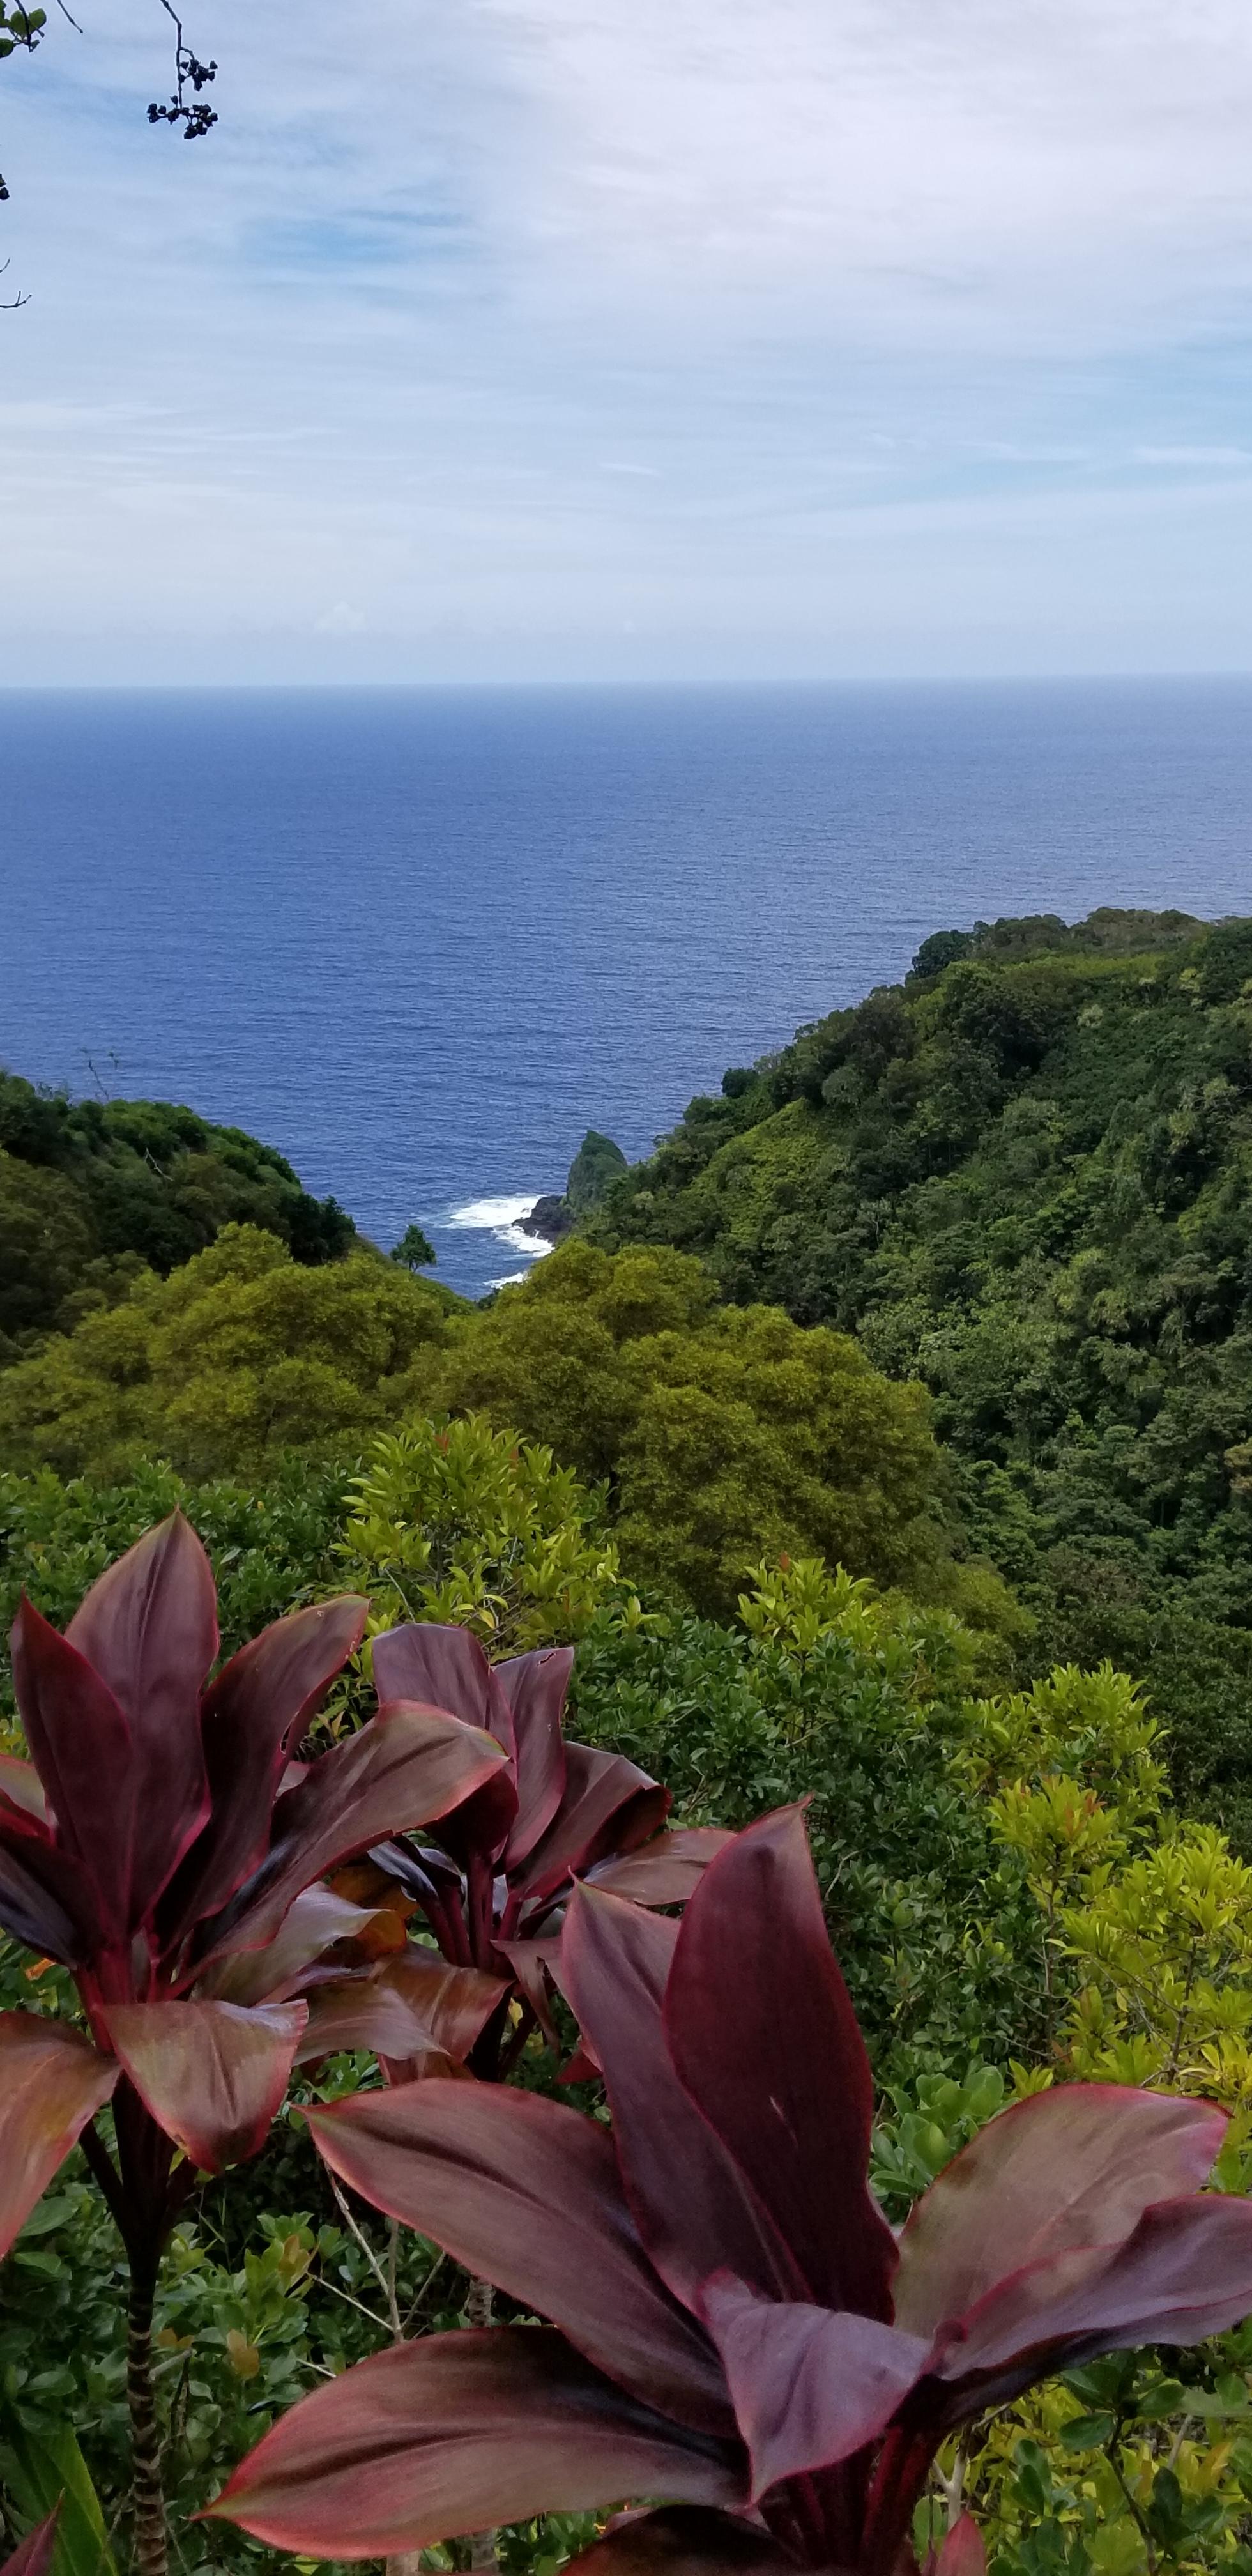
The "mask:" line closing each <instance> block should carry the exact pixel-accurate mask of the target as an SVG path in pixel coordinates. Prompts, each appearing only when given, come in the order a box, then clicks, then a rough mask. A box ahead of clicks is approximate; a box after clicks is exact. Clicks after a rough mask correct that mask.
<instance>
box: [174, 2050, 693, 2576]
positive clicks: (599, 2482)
mask: <svg viewBox="0 0 1252 2576" xmlns="http://www.w3.org/2000/svg"><path fill="white" fill-rule="evenodd" d="M453 2089H455V2090H458V2091H460V2092H461V2093H462V2094H463V2095H467V2094H468V2093H469V2090H470V2088H469V2086H468V2085H466V2086H463V2087H459V2088H453ZM741 2459H742V2455H741V2454H740V2452H739V2451H738V2449H737V2448H736V2447H735V2446H734V2445H732V2444H729V2443H721V2442H717V2441H714V2440H711V2439H707V2438H703V2437H701V2436H700V2435H699V2434H696V2433H690V2432H688V2433H684V2432H682V2431H681V2430H680V2428H679V2427H678V2425H676V2424H670V2423H667V2422H666V2419H665V2417H664V2416H663V2415H658V2414H655V2413H653V2411H652V2410H651V2409H650V2408H649V2407H646V2406H640V2405H639V2404H638V2403H637V2402H636V2401H635V2400H634V2399H633V2398H631V2397H628V2396H627V2395H626V2394H625V2393H624V2391H623V2390H622V2389H620V2388H616V2387H614V2385H613V2382H612V2381H611V2380H609V2379H605V2378H603V2377H602V2375H601V2374H600V2372H599V2371H596V2370H593V2369H592V2368H591V2366H590V2364H589V2363H587V2362H585V2361H583V2360H581V2359H580V2358H579V2356H578V2354H577V2353H575V2352H573V2351H572V2350H571V2348H570V2346H569V2345H568V2344H567V2343H566V2342H565V2341H564V2339H563V2337H562V2336H560V2335H558V2334H553V2333H552V2332H550V2331H549V2330H547V2329H545V2328H544V2327H541V2326H507V2327H502V2328H499V2329H497V2331H496V2332H494V2333H491V2334H474V2333H468V2332H466V2333H460V2334H443V2335H424V2336H423V2337H422V2338H421V2340H420V2342H418V2343H410V2344H400V2345H398V2346H397V2347H396V2348H395V2349H394V2350H393V2351H391V2352H382V2353H376V2354H375V2355H374V2357H373V2359H372V2360H370V2361H362V2362H358V2363H357V2365H356V2368H355V2369H354V2370H349V2371H347V2372H345V2373H344V2375H343V2377H342V2378H339V2379H336V2380H334V2381H333V2382H331V2383H329V2384H328V2385H327V2386H326V2387H323V2388H318V2389H315V2390H314V2392H313V2395H312V2396H311V2397H306V2398H304V2399H302V2401H301V2403H300V2404H299V2405H298V2406H294V2407H293V2408H292V2410H291V2412H290V2414H288V2415H284V2416H281V2417H280V2419H279V2421H278V2423H277V2424H276V2425H275V2426H274V2429H273V2431H272V2432H270V2433H267V2434H266V2436H265V2439H264V2441H262V2442H260V2443H259V2444H258V2446H257V2448H256V2450H255V2451H253V2452H251V2453H250V2455H249V2457H248V2458H247V2459H246V2460H244V2461H243V2462H242V2464H241V2466H240V2467H239V2468H237V2469H236V2471H235V2473H234V2476H233V2477H232V2478H231V2480H230V2482H229V2484H228V2486H227V2487H226V2488H225V2489H224V2491H223V2493H222V2494H221V2495H220V2496H219V2497H218V2499H217V2501H216V2503H215V2504H212V2505H210V2506H209V2508H208V2511H209V2514H210V2515H212V2516H217V2517H220V2518H222V2519H224V2520H227V2521H231V2522H237V2523H240V2524H242V2526H243V2529H244V2530H245V2531H250V2532H252V2534H253V2535H254V2537H255V2538H256V2539H258V2540H260V2541H263V2542H264V2543H265V2544H266V2546H267V2547H269V2548H271V2549H288V2550H295V2551H297V2552H299V2553H300V2554H301V2555H302V2556H308V2557H311V2558H383V2557H387V2556H389V2555H394V2554H395V2553H396V2552H397V2551H399V2550H402V2549H421V2548H424V2547H426V2546H427V2545H428V2544H429V2543H430V2542H432V2541H436V2540H440V2539H446V2538H449V2537H450V2536H452V2535H454V2534H456V2533H459V2532H466V2531H476V2530H480V2529H481V2528H483V2526H484V2525H487V2524H499V2523H508V2522H524V2521H527V2520H528V2519H529V2518H530V2517H531V2515H533V2514H536V2513H582V2512H587V2511H589V2510H590V2509H592V2508H593V2507H595V2506H597V2505H602V2504H612V2503H618V2502H620V2500H621V2499H622V2498H623V2497H626V2496H634V2495H667V2496H674V2497H676V2498H678V2499H679V2500H681V2501H684V2502H687V2501H690V2502H692V2503H700V2504H714V2505H720V2504H726V2505H732V2506H733V2505H738V2504H741V2503H742V2501H743V2493H744V2489H743V2475H742V2466H741Z"/></svg>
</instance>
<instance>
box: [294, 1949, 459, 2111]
mask: <svg viewBox="0 0 1252 2576" xmlns="http://www.w3.org/2000/svg"><path fill="white" fill-rule="evenodd" d="M507 1993H508V1987H507V1986H506V1985H505V1984H504V1983H503V1982H502V1980H501V1979H500V1978H499V1977H486V1976H482V1975H481V1974H480V1973H479V1971H478V1969H477V1968H450V1967H448V1966H447V1965H446V1964H445V1962H444V1961H443V1960H442V1959H437V1958H433V1957H430V1955H429V1954H427V1955H426V1956H423V1954H422V1953H420V1952H416V1953H412V1952H411V1953H410V1954H409V1955H408V1956H407V1957H404V1958H396V1959H384V1960H382V1961H381V1962H380V1963H379V1965H378V1966H377V1967H375V1968H370V1969H367V1970H366V1971H365V1972H364V1973H362V1974H358V1975H354V1976H345V1977H335V1978H333V1979H331V1980H330V1981H329V1982H328V1983H326V1984H325V1985H317V1986H314V1987H313V1988H312V1989H311V1991H310V1994H309V1997H308V2004H309V2018H308V2022H307V2024H306V2026H305V2031H304V2036H303V2038H302V2039H301V2042H300V2046H299V2049H298V2051H297V2054H296V2063H297V2065H305V2064H307V2063H308V2061H309V2059H310V2058H314V2057H330V2056H333V2055H334V2054H335V2053H336V2051H338V2050H340V2049H369V2050H371V2051H372V2053H373V2055H374V2056H375V2057H378V2058H385V2059H386V2060H387V2061H388V2068H387V2071H388V2077H389V2080H390V2081H391V2082H392V2083H397V2082H399V2083H403V2082H404V2081H405V2078H404V2076H403V2075H402V2074H399V2073H398V2072H397V2071H395V2070H396V2069H397V2068H398V2067H399V2066H400V2065H402V2064H403V2062H404V2061H405V2060H406V2059H408V2058H418V2059H421V2060H423V2061H425V2060H426V2059H427V2058H428V2057H429V2055H430V2052H431V2051H432V2049H433V2050H436V2051H437V2052H439V2053H440V2055H441V2056H442V2057H444V2058H446V2059H447V2060H448V2061H450V2062H451V2063H453V2064H457V2063H459V2062H460V2061H461V2060H462V2059H463V2058H465V2057H467V2056H468V2055H469V2052H470V2050H471V2048H472V2047H473V2045H474V2042H475V2040H476V2039H477V2037H478V2034H479V2032H480V2030H481V2029H482V2026H483V2023H484V2022H485V2021H486V2020H487V2019H488V2017H489V2015H490V2014H491V2013H493V2012H494V2011H495V2009H496V2007H497V2005H498V2004H499V2003H500V2002H501V2000H502V1999H503V1997H504V1996H505V1995H506V1994H507Z"/></svg>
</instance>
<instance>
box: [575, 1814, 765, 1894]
mask: <svg viewBox="0 0 1252 2576" xmlns="http://www.w3.org/2000/svg"><path fill="white" fill-rule="evenodd" d="M733 1841H734V1835H733V1834H727V1833H723V1832H722V1831H721V1830H720V1828H719V1827H718V1826H716V1825H681V1826H677V1827H676V1828H675V1830H674V1831H673V1832H672V1833H660V1834H654V1835H653V1837H652V1840H651V1842H650V1843H644V1844H643V1845H642V1847H641V1848H640V1850H638V1851H631V1852H622V1853H620V1854H618V1853H612V1854H611V1855H610V1857H609V1858H608V1860H598V1861H597V1862H596V1865H595V1868H594V1869H589V1870H588V1872H587V1885H588V1886H589V1887H602V1888H603V1889H604V1890H605V1892H606V1894H607V1895H609V1896H626V1897H629V1898H630V1901H631V1903H632V1905H685V1904H686V1902H687V1899H688V1897H689V1896H694V1894H695V1891H696V1889H697V1887H698V1886H699V1884H700V1881H701V1879H702V1878H703V1876H704V1873H705V1870H706V1869H707V1868H708V1865H709V1862H710V1861H711V1860H716V1858H717V1855H718V1853H719V1851H724V1850H725V1848H726V1845H727V1843H729V1842H733Z"/></svg>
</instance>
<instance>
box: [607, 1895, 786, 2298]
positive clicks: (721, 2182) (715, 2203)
mask: <svg viewBox="0 0 1252 2576" xmlns="http://www.w3.org/2000/svg"><path fill="white" fill-rule="evenodd" d="M677 1940H678V1925H677V1924H676V1923H671V1922H669V1921H667V1920H666V1919H665V1918H664V1917H662V1916H659V1915H655V1914H645V1913H644V1912H643V1911H642V1910H641V1908H640V1907H639V1906H637V1905H628V1904H626V1903H625V1901H624V1900H623V1899H622V1898H621V1897H617V1896H603V1895H601V1894H599V1893H593V1891H592V1890H591V1889H590V1888H589V1887H587V1886H585V1885H581V1884H580V1885H579V1886H578V1887H576V1888H575V1890H574V1894H573V1896H572V1897H571V1899H570V1906H569V1912H568V1914H567V1916H566V1919H565V1931H564V1935H563V1938H562V1942H561V1958H560V1968H559V1978H560V1984H561V1990H562V1992H563V1994H565V1995H566V1996H567V1997H568V1999H569V2002H570V2004H571V2006H572V2007H573V2010H574V2012H575V2014H576V2016H577V2018H578V2022H579V2024H580V2027H581V2029H582V2030H583V2032H584V2034H585V2037H586V2039H587V2041H588V2042H589V2044H590V2047H591V2049H592V2051H593V2053H594V2055H595V2057H596V2058H597V2060H598V2061H599V2063H600V2065H601V2066H602V2067H603V2068H604V2073H605V2082H606V2085H607V2089H608V2096H609V2107H610V2110H611V2111H612V2114H613V2138H614V2144H615V2146H616V2150H617V2157H618V2162H619V2164H620V2166H621V2169H622V2177H623V2180H624V2182H625V2185H626V2191H627V2195H628V2197H629V2200H630V2205H631V2208H632V2210H633V2212H634V2218H635V2224H636V2226H637V2227H638V2229H639V2233H640V2235H641V2236H642V2238H643V2241H644V2244H645V2245H646V2246H647V2249H648V2253H649V2255H650V2257H651V2259H652V2261H653V2262H654V2263H655V2265H656V2268H657V2270H658V2272H659V2273H660V2275H661V2278H662V2280H664V2281H665V2282H667V2283H668V2285H669V2287H670V2289H671V2290H672V2291H673V2292H674V2294H675V2296H676V2297H677V2298H679V2299H681V2300H682V2301H683V2302H684V2304H685V2305H686V2306H687V2307H689V2308H692V2309H694V2310H696V2311H697V2312H698V2309H699V2302H700V2292H701V2288H702V2286H703V2284H704V2282H705V2281H707V2280H708V2278H709V2276H710V2274H711V2273H713V2272H718V2271H722V2270H725V2269H730V2270H731V2271H734V2272H736V2273H737V2274H738V2275H739V2277H740V2278H741V2279H742V2280H745V2281H750V2282H751V2283H752V2285H753V2287H754V2288H756V2289H760V2290H763V2291H765V2292H766V2293H767V2294H771V2295H773V2296H774V2297H776V2298H783V2299H802V2298H804V2297H805V2295H806V2285H805V2282H804V2278H803V2276H802V2274H801V2273H800V2272H799V2270H798V2269H797V2266H796V2264H795V2263H794V2261H793V2259H792V2257H791V2255H790V2253H789V2251H788V2249H787V2246H786V2245H785V2243H784V2242H783V2239H782V2237H781V2236H780V2235H779V2232H778V2229H777V2228H776V2227H775V2225H774V2223H773V2221H772V2219H771V2218H770V2216H769V2214H768V2212H767V2211H766V2210H765V2208H764V2207H763V2206H762V2204H761V2202H760V2200H759V2199H758V2197H757V2194H756V2193H755V2192H754V2190H753V2188H752V2186H751V2184H750V2183H749V2182H748V2181H747V2179H746V2177H745V2175H744V2174H743V2172H742V2171H741V2169H740V2167H739V2166H738V2165H737V2164H736V2162H735V2160H734V2158H733V2156H731V2155H729V2154H728V2152H727V2150H726V2148H725V2147H724V2146H723V2145H722V2143H721V2140H720V2139H719V2138H717V2137H716V2136H715V2135H714V2132H713V2131H712V2130H711V2129H710V2128H709V2126H708V2123H707V2121H705V2120H703V2119H702V2118H701V2116H700V2113H699V2112H698V2111H697V2110H696V2108H695V2105H694V2104H693V2102H692V2101H691V2100H690V2097H689V2096H688V2095H687V2094H686V2093H685V2092H684V2091H683V2088H682V2086H681V2084H680V2083H679V2081H678V2078H677V2076H676V2075H675V2073H674V2069H673V2066H672V2064H671V2061H670V2056H669V2051H668V2049H667V2047H666V2045H665V2032H664V2027H663V2024H662V2019H661V1998H662V1995H663V1994H664V1991H665V1984H666V1979H667V1977H668V1975H669V1971H670V1967H671V1963H672V1961H673V1957H674V1950H675V1946H676V1943H677Z"/></svg>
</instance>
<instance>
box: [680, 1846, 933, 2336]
mask: <svg viewBox="0 0 1252 2576" xmlns="http://www.w3.org/2000/svg"><path fill="white" fill-rule="evenodd" d="M664 2021H665V2030H666V2035H667V2038H668V2042H669V2048H670V2053H671V2056H672V2059H673V2063H674V2065H675V2067H676V2069H677V2072H678V2075H679V2078H680V2080H681V2082H682V2083H683V2085H684V2086H685V2087H686V2090H687V2092H688V2093H689V2094H690V2096H691V2099H692V2100H693V2102H695V2103H696V2104H697V2105H698V2107H699V2109H700V2110H701V2111H702V2113H703V2114H704V2117H705V2119H706V2120H708V2121H709V2123H710V2125H711V2126H712V2128H713V2129H714V2130H715V2131H716V2133H717V2135H718V2137H719V2138H721V2139H722V2140H723V2141H724V2143H725V2145H726V2147H727V2148H728V2149H729V2150H730V2152H731V2154H732V2155H733V2156H734V2158H735V2160H736V2162H737V2163H738V2164H739V2166H740V2167H741V2169H742V2170H743V2172H744V2173H745V2174H747V2176H748V2177H749V2180H750V2181H751V2182H752V2184H753V2186H754V2187H755V2190H756V2192H757V2194H758V2196H759V2198H760V2200H761V2201H762V2202H763V2204H764V2206H765V2207H766V2208H767V2209H768V2210H769V2212H770V2214H771V2216H772V2218H773V2219H774V2221H775V2224H776V2226H777V2228H778V2231H779V2234H780V2235H781V2237H782V2238H783V2240H784V2242H785V2243H786V2244H787V2245H788V2246H789V2247H790V2249H791V2252H792V2254H793V2256H794V2257H795V2260H796V2262H797V2263H798V2264H799V2266H800V2270H801V2273H802V2275H803V2278H804V2280H805V2281H806V2282H807V2285H808V2290H809V2294H810V2295H811V2296H812V2297H813V2298H815V2299H816V2300H817V2301H819V2303H820V2304H821V2305H823V2306H825V2307H830V2308H856V2309H858V2310H859V2311H860V2313H861V2315H862V2316H867V2317H878V2318H880V2319H881V2320H883V2321H884V2322H889V2320H890V2318H891V2315H892V2302H891V2281H892V2276H893V2274H894V2271H895V2267H896V2248H895V2240H894V2238H893V2236H892V2233H891V2229H890V2228H889V2226H888V2225H887V2222H886V2219H885V2218H884V2217H883V2215H882V2213H881V2211H880V2210H879V2208H878V2206H877V2203H876V2202H875V2201H874V2199H873V2198H872V2196H871V2193H870V2189H869V2183H868V2179H867V2175H868V2168H869V2139H870V2123H871V2119H872V2115H873V2106H874V2088H873V2080H872V2078H871V2075H870V2069H869V2060H868V2058H867V2056H866V2054H865V2043H864V2041H863V2039H862V2037H861V2034H860V2030H859V2028H858V2026H857V2019H856V2015H855V2013H854V2012H853V2010H852V2006H851V2003H850V2002H849V2000H848V1991H847V1988H846V1986H845V1985H844V1982H843V1978H842V1977H841V1975H840V1973H839V1969H838V1966H837V1964H836V1961H835V1956H834V1953H833V1951H832V1949H831V1946H830V1936H829V1933H828V1932H827V1930H826V1924H825V1920H824V1917H823V1914H822V1900H821V1896H820V1893H819V1891H818V1885H817V1880H816V1878H815V1876H814V1874H813V1863H812V1861H811V1860H810V1858H809V1847H808V1838H807V1836H806V1834H805V1830H804V1822H803V1818H802V1816H801V1813H800V1810H799V1809H798V1808H797V1807H790V1808H788V1807H784V1808H781V1809H779V1811H778V1812H777V1813H776V1814H775V1815H772V1816H765V1817H763V1818H762V1819H761V1821H760V1822H759V1823H758V1824H755V1825H749V1826H748V1827H747V1829H746V1831H745V1832H743V1833H741V1834H737V1835H736V1836H735V1838H734V1841H733V1842H732V1843H731V1844H730V1846H729V1847H728V1849H727V1850H726V1851H724V1852H722V1853H721V1854H720V1855H719V1857H718V1858H717V1859H716V1860H714V1861H712V1862H711V1863H710V1865H709V1867H708V1869H707V1870H706V1871H705V1873H704V1876H703V1878H702V1879H701V1882H700V1885H699V1887H698V1888H697V1889H696V1892H695V1894H694V1896H693V1897H692V1899H691V1902H690V1904H689V1905H688V1908H687V1911H686V1914H685V1915H684V1917H683V1920H682V1923H681V1925H680V1927H679V1933H678V1940H677V1944H676V1946H675V1951H674V1965H673V1969H672V1971H671V1974H670V1978H669V1983H668V1985H667V1987H666V1991H665V2007H664ZM733 2268H735V2269H739V2268H740V2267H739V2266H737V2265H735V2266H733Z"/></svg>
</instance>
